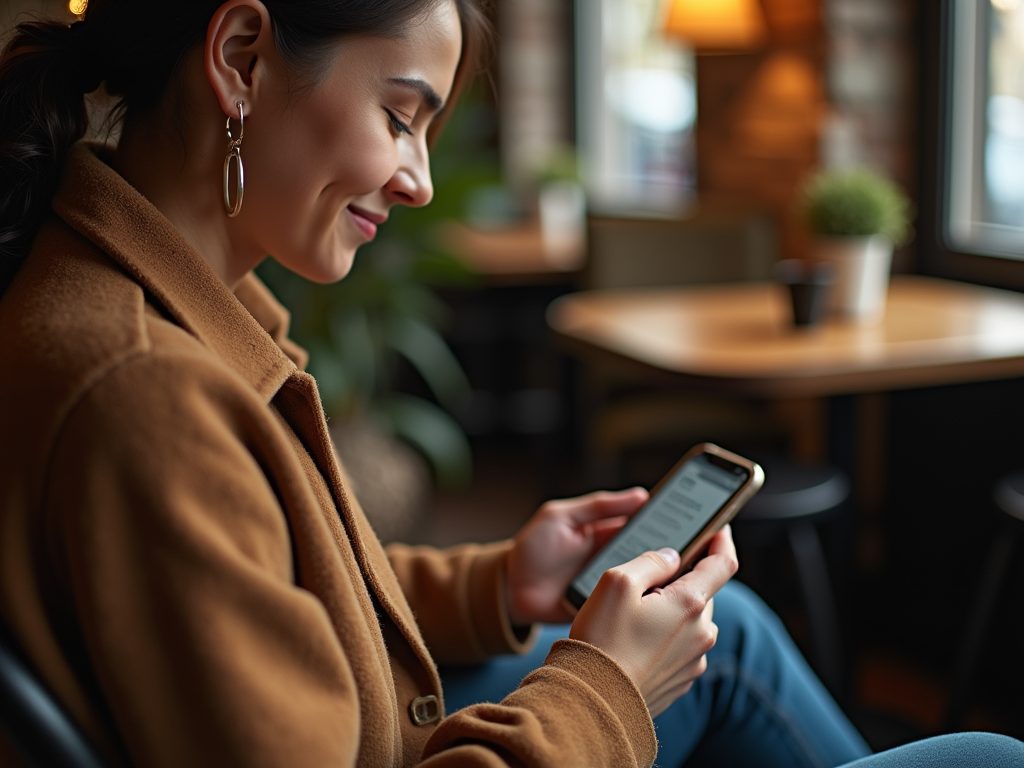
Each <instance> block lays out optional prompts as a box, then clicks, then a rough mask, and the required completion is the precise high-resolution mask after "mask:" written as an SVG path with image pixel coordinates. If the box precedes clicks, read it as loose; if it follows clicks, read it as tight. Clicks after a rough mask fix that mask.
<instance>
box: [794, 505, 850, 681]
mask: <svg viewBox="0 0 1024 768" xmlns="http://www.w3.org/2000/svg"><path fill="white" fill-rule="evenodd" d="M788 534H789V545H790V547H792V549H793V556H794V558H795V559H796V566H797V572H798V574H799V576H800V586H801V589H802V590H803V593H804V603H805V605H806V606H807V616H808V621H809V623H810V627H811V640H812V643H813V648H814V652H815V657H816V658H815V661H816V662H817V671H818V674H819V676H820V677H821V679H822V682H824V683H825V686H826V687H827V688H828V689H829V690H830V691H831V692H832V694H833V695H834V696H835V697H836V698H837V699H842V698H843V696H844V695H845V692H846V686H845V674H844V665H843V647H842V646H843V642H842V634H841V633H840V630H839V618H838V616H837V614H836V605H835V598H834V593H833V591H832V582H831V580H830V579H829V575H828V567H827V565H826V561H825V552H824V550H823V549H822V546H821V539H820V538H819V537H818V532H817V530H816V529H815V528H814V526H813V525H812V524H811V523H800V524H797V525H793V526H791V527H790V528H789V531H788Z"/></svg>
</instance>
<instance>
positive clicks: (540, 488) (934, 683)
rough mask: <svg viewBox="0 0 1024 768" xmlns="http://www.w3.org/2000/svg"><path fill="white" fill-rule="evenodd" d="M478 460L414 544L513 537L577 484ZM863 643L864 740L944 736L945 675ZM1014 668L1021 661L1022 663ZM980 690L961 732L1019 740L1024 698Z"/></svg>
mask: <svg viewBox="0 0 1024 768" xmlns="http://www.w3.org/2000/svg"><path fill="white" fill-rule="evenodd" d="M475 460H476V467H475V471H474V481H473V483H472V485H471V486H470V487H469V488H467V489H465V490H463V491H460V492H457V493H446V494H439V495H438V496H437V497H436V498H435V501H434V505H433V511H432V514H431V516H430V518H429V520H428V521H427V522H426V524H425V525H424V526H422V527H421V529H420V530H419V532H418V535H417V536H416V537H415V538H416V539H417V540H418V541H420V542H422V543H429V544H433V545H436V546H447V545H451V544H456V543H460V542H464V541H493V540H497V539H501V538H505V537H508V536H511V535H513V534H514V533H515V532H516V531H517V530H518V529H519V527H520V526H521V525H522V524H523V522H525V520H527V519H528V518H529V516H530V515H531V514H532V513H533V511H534V510H535V509H536V508H537V506H538V505H539V504H540V503H542V502H543V500H544V499H545V498H547V496H548V495H550V491H551V490H552V486H554V493H555V494H556V495H562V494H559V493H558V490H559V488H563V489H564V488H576V487H578V485H579V484H578V483H577V482H576V481H575V480H574V479H573V478H565V479H564V482H561V483H559V482H558V481H557V480H556V481H554V482H552V479H551V477H550V472H546V471H545V467H542V466H539V465H538V464H539V462H538V461H537V460H536V458H535V457H532V456H531V454H530V452H529V451H528V450H523V449H522V447H521V446H519V447H512V448H508V447H505V448H501V447H497V448H496V447H491V448H485V449H483V450H477V452H476V457H475ZM548 469H549V468H548ZM545 475H547V477H545ZM741 575H742V574H741ZM780 613H781V615H782V618H783V621H784V622H786V624H787V626H788V627H789V629H790V631H791V633H792V634H793V635H794V638H796V639H797V642H798V644H799V643H800V642H801V638H802V636H803V635H804V634H805V633H804V631H803V629H804V624H805V622H804V621H803V618H802V616H800V615H799V613H798V612H796V613H794V612H793V611H780ZM863 645H865V646H870V647H860V648H853V649H849V650H850V656H851V661H850V668H851V673H850V677H851V681H852V682H851V686H850V693H849V695H848V699H847V701H845V702H844V707H845V708H846V709H847V711H848V712H849V714H850V716H851V718H852V719H853V720H854V722H855V724H856V725H857V726H858V727H859V728H860V730H861V731H862V732H863V733H864V735H865V737H866V738H867V740H868V741H869V743H871V745H872V746H873V747H874V748H875V749H885V748H888V747H891V746H895V745H898V744H901V743H904V742H906V741H908V740H912V739H915V738H922V737H925V736H930V735H934V734H937V733H939V732H941V725H942V715H943V712H944V708H945V704H946V699H947V695H948V691H947V687H946V681H945V679H943V676H942V675H940V674H938V673H937V672H936V671H935V670H932V669H928V668H925V667H924V666H921V665H919V664H918V663H916V661H915V659H914V658H913V654H912V653H909V652H908V651H907V649H906V648H901V647H898V646H892V647H887V645H886V644H885V642H884V641H882V640H881V639H878V640H871V641H869V642H868V643H863ZM1017 663H1020V664H1024V659H1021V660H1018V662H1017ZM979 687H980V688H981V690H980V691H979V692H978V693H977V694H976V695H975V696H974V701H973V704H972V707H971V709H970V711H969V713H968V716H967V718H966V720H965V722H964V723H963V726H962V728H961V729H962V730H987V731H994V732H999V733H1005V734H1008V735H1011V736H1015V737H1016V738H1024V697H1019V699H1018V700H1017V701H1006V700H997V699H996V698H994V697H993V696H992V695H990V694H988V693H986V691H985V685H984V681H979Z"/></svg>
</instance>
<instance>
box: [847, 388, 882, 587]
mask: <svg viewBox="0 0 1024 768" xmlns="http://www.w3.org/2000/svg"><path fill="white" fill-rule="evenodd" d="M856 413H857V425H856V436H855V438H854V439H855V440H856V441H857V460H856V477H855V478H854V488H855V492H856V499H857V507H858V510H859V513H860V514H859V516H860V546H859V547H858V549H859V560H860V565H861V567H862V568H863V569H864V571H865V572H867V573H876V572H878V571H879V570H881V568H882V566H883V563H884V561H885V537H884V536H883V534H882V526H881V519H880V515H881V512H882V507H883V506H884V504H885V485H886V461H887V457H888V442H889V441H888V439H887V438H888V425H889V394H888V393H887V392H866V393H864V394H861V395H858V396H857V402H856Z"/></svg>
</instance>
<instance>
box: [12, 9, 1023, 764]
mask: <svg viewBox="0 0 1024 768" xmlns="http://www.w3.org/2000/svg"><path fill="white" fill-rule="evenodd" d="M73 5H74V3H72V6H73ZM1022 6H1024V4H1022V3H1021V2H1020V0H576V1H575V2H574V1H573V0H497V2H495V3H494V6H493V21H494V25H495V29H496V31H497V35H496V46H495V51H494V55H493V57H492V59H491V61H490V62H489V66H488V69H487V72H486V73H485V76H484V77H482V78H480V79H479V80H478V81H477V83H476V84H475V85H474V86H473V88H472V90H471V91H470V92H469V93H467V94H466V95H465V97H464V98H463V100H462V101H461V103H460V104H459V105H458V107H457V109H456V110H455V111H454V113H453V115H452V116H451V119H450V120H449V122H448V125H447V126H446V128H445V131H444V133H443V135H442V136H441V138H440V140H439V142H438V144H437V146H436V148H435V151H434V155H433V172H434V178H435V186H436V197H435V202H434V203H433V204H432V205H431V206H429V207H428V208H425V209H422V210H403V211H396V212H395V214H394V215H393V216H392V219H391V221H389V224H388V226H387V227H386V228H382V230H381V233H380V235H379V237H378V239H377V241H375V242H374V243H372V244H371V245H368V246H366V247H365V248H363V249H362V250H361V251H360V253H359V255H358V257H357V262H356V265H355V268H354V270H353V273H352V275H351V276H350V277H348V278H347V279H346V280H344V281H343V282H341V283H340V284H338V285H336V286H327V287H322V286H320V287H318V286H313V285H310V284H308V283H306V282H304V281H302V280H300V279H298V278H295V277H293V276H291V275H289V274H287V273H285V272H284V271H283V270H281V269H279V268H277V267H276V266H275V265H274V264H273V262H270V261H268V262H267V263H265V264H264V265H262V266H261V267H260V269H259V272H260V275H261V277H262V278H263V279H264V280H265V281H266V282H267V283H268V284H269V285H270V286H271V287H272V288H273V289H274V290H275V292H276V293H277V294H278V295H279V297H280V298H281V299H282V301H283V302H284V303H285V304H286V305H287V306H288V307H289V308H290V309H291V311H292V313H293V336H294V337H295V338H296V340H297V341H299V342H300V343H301V344H303V345H304V346H306V347H307V348H308V349H309V350H310V352H311V354H312V359H311V363H310V369H311V371H312V372H313V373H314V374H315V375H316V377H317V379H318V382H319V384H320V387H321V393H322V396H323V400H324V405H325V408H326V409H327V411H328V414H329V416H330V419H331V422H330V423H331V426H332V430H333V432H334V436H335V442H336V445H337V447H338V451H339V453H340V454H341V456H342V458H343V460H344V461H345V463H346V466H347V467H348V468H349V470H350V472H351V474H352V475H353V482H354V483H355V485H356V490H357V494H358V495H359V497H360V499H361V500H362V502H363V504H364V506H365V507H366V509H367V511H368V514H369V515H370V517H371V519H372V520H373V521H374V524H375V526H376V527H377V529H378V531H379V533H380V535H381V536H382V538H384V539H385V540H394V539H402V540H405V541H413V542H425V543H431V544H437V545H447V544H453V543H456V542H460V541H466V540H492V539H497V538H501V537H505V536H508V535H510V534H512V533H514V532H515V531H516V530H517V529H518V527H519V526H520V525H521V524H522V523H523V521H524V520H525V519H527V518H528V516H529V515H530V514H531V513H532V512H533V511H534V510H535V509H536V508H537V506H538V505H539V504H541V503H542V502H543V501H544V500H546V499H548V498H553V497H560V496H567V495H574V494H578V493H583V492H586V491H589V490H592V489H594V488H598V487H602V488H616V487H623V486H625V485H629V484H634V483H640V484H644V485H647V486H650V485H652V484H653V483H655V482H657V480H658V479H659V478H660V477H661V475H662V474H663V473H664V472H665V471H667V470H668V469H669V468H670V467H671V466H672V464H673V463H674V462H675V459H676V458H677V457H678V456H679V455H681V454H682V453H683V452H684V451H685V450H686V449H687V448H689V447H690V446H691V445H693V444H694V443H695V442H698V441H700V440H705V439H706V440H712V441H714V442H718V443H720V444H722V445H724V446H726V447H730V448H734V449H736V450H739V451H741V452H742V451H745V450H749V451H752V452H753V453H754V454H758V455H760V453H770V454H772V455H782V456H788V457H790V458H792V459H804V460H806V459H807V458H808V456H809V455H811V454H813V458H814V459H815V460H816V461H818V462H826V463H827V464H828V465H829V466H831V467H835V468H838V470H839V471H840V472H841V473H843V475H845V477H847V478H848V479H849V481H850V487H851V489H852V490H851V493H850V494H849V497H848V498H846V500H845V501H844V502H843V503H842V504H840V505H839V507H838V508H837V509H836V510H834V511H833V513H831V514H829V515H828V516H827V517H824V518H822V520H820V521H815V528H816V531H817V532H818V534H819V536H820V540H821V543H822V547H823V549H824V552H825V559H826V561H827V564H828V570H829V577H830V579H831V591H832V592H833V596H834V605H835V609H836V613H837V616H838V624H839V637H840V638H841V645H842V653H841V655H839V656H838V658H839V664H840V669H839V670H838V673H836V674H833V675H832V676H830V677H829V684H830V687H832V688H833V690H834V692H835V693H836V694H837V696H839V698H840V700H841V702H842V703H843V705H844V706H845V707H846V708H847V709H848V711H850V712H851V713H852V714H853V716H854V718H855V720H856V721H857V722H858V724H859V725H860V726H861V727H862V728H863V729H864V731H865V733H866V735H867V736H868V738H869V740H871V741H872V742H873V744H874V746H876V747H884V746H889V745H891V744H894V743H897V742H900V741H903V740H906V739H908V738H913V737H919V736H923V735H928V734H933V733H938V732H941V731H943V730H945V729H949V728H952V727H956V728H958V729H964V728H972V729H985V730H993V731H998V732H1003V733H1007V734H1011V735H1014V736H1016V737H1018V738H1021V737H1022V736H1024V697H1022V696H1021V694H1020V691H1022V690H1024V658H1022V657H1021V654H1020V648H1022V647H1024V618H1022V617H1024V612H1022V611H1021V608H1020V607H1021V605H1022V599H1024V556H1022V554H1021V553H1022V552H1024V550H1022V549H1021V548H1019V547H1018V548H1017V549H1012V548H1010V551H1009V554H1007V555H1006V558H1008V560H1007V562H1008V565H1007V567H1006V569H1005V570H1004V571H1003V572H1002V574H1001V576H1000V578H999V583H998V589H996V590H995V591H994V593H993V594H994V596H993V598H992V599H993V601H994V603H993V606H994V613H993V618H992V620H991V623H990V625H989V627H988V628H987V631H986V633H985V635H984V637H983V638H982V639H981V640H980V641H979V643H980V648H981V651H980V653H979V660H978V661H977V663H976V664H975V665H974V667H973V669H971V670H970V674H969V684H968V686H967V689H966V690H967V693H966V694H965V695H964V696H963V697H962V701H961V703H960V704H959V705H958V712H957V713H956V714H957V717H956V718H953V719H951V717H950V709H949V707H950V703H951V698H950V697H951V694H952V692H953V690H954V688H956V686H955V685H954V681H955V678H956V672H955V670H956V669H957V664H958V659H960V658H961V655H962V652H963V644H964V641H965V634H966V631H967V629H968V627H969V625H970V623H971V612H972V609H973V607H974V606H975V604H976V601H977V598H976V590H977V588H978V586H979V582H980V580H981V578H982V575H983V573H985V569H986V567H987V566H988V565H989V564H990V561H991V559H992V557H993V555H992V554H990V553H992V552H994V551H996V550H993V549H992V548H991V546H992V543H993V541H995V542H997V543H998V542H1003V544H1004V545H1005V546H1004V547H1003V550H1006V549H1007V548H1008V547H1010V545H1012V543H1013V542H1014V541H1016V539H1014V538H1013V537H1014V536H1017V535H1018V534H1017V533H1016V532H1015V531H1014V530H1012V529H1009V528H1006V527H1005V520H1003V517H1005V515H1001V513H1000V512H999V510H998V509H997V508H996V507H995V506H994V505H993V502H992V500H991V499H992V489H993V487H994V486H995V485H996V483H997V481H998V479H999V478H1000V477H1001V476H1002V475H1003V474H1004V473H1006V472H1008V471H1010V470H1014V469H1018V468H1021V467H1024V439H1022V437H1024V381H1021V380H1020V379H1018V378H1012V377H1010V378H1007V377H1006V374H999V373H993V374H992V375H991V376H987V377H984V379H983V380H974V381H963V382H961V383H943V384H941V385H938V386H928V387H920V388H916V387H914V388H907V387H898V386H894V387H892V388H889V389H884V390H883V391H872V392H869V393H863V392H854V391H850V392H849V393H843V392H840V393H838V394H831V395H829V396H828V397H822V398H812V399H811V400H813V402H809V401H805V400H802V401H800V403H801V406H800V409H799V413H798V415H797V416H794V415H793V414H794V413H795V412H793V411H787V410H786V409H785V408H781V409H780V408H779V407H778V403H777V402H775V403H773V402H768V399H767V398H764V397H757V396H737V395H735V394H730V393H722V392H715V391H704V392H700V393H698V394H697V395H694V394H693V393H688V392H684V391H682V390H683V389H684V388H681V387H678V386H675V385H674V384H673V383H672V382H667V383H666V382H663V381H660V380H652V379H651V378H650V377H645V376H644V375H641V374H637V373H636V372H634V371H631V370H627V369H625V368H623V367H622V366H621V365H619V364H617V363H615V362H614V361H610V362H609V361H602V360H600V359H596V358H594V357H593V356H592V355H586V354H581V353H580V351H579V349H577V348H574V347H573V346H572V345H569V344H566V343H565V340H564V339H563V340H562V341H559V340H558V339H557V338H556V336H555V335H554V334H553V332H552V330H551V327H550V325H549V322H548V314H547V313H548V307H549V305H551V303H552V302H553V301H555V300H556V299H559V298H560V297H563V296H566V295H569V294H574V293H576V292H579V291H583V290H589V289H613V290H614V289H625V288H638V287H643V286H666V285H685V286H700V285H705V284H719V283H730V284H732V283H737V282H752V283H753V282H763V281H767V280H770V279H771V278H772V276H773V271H772V270H773V265H774V264H775V263H776V262H777V261H779V260H780V259H804V260H806V259H809V258H810V257H811V251H812V245H813V243H812V240H813V238H812V233H811V232H810V231H809V229H808V227H807V225H806V223H805V221H804V220H803V219H802V217H801V215H800V209H799V203H800V200H801V195H802V190H803V189H804V185H805V184H806V183H807V181H808V179H809V178H810V177H811V176H812V175H813V174H814V173H816V172H817V171H819V170H821V169H843V168H855V167H867V168H870V169H872V170H874V171H876V172H878V173H879V174H881V175H882V176H884V177H886V178H888V179H891V180H892V181H894V182H895V183H896V184H897V185H898V186H899V187H900V188H901V189H902V190H904V192H905V193H906V195H907V196H908V197H909V199H910V201H911V202H912V209H913V227H914V230H915V232H916V236H915V237H914V238H913V239H912V240H910V242H909V243H907V244H905V245H903V246H901V247H899V248H897V249H896V251H895V253H894V255H893V266H892V270H893V272H894V273H897V274H900V273H902V274H917V275H927V276H933V277H940V278H945V279H954V280H957V281H959V282H964V283H971V284H978V285H984V286H991V287H997V288H1002V289H1009V290H1011V291H1018V290H1021V289H1024V66H1022V64H1024V7H1022ZM72 10H73V9H69V6H68V3H67V2H65V1H63V0H49V1H47V2H42V1H40V0H37V1H36V2H29V0H0V27H2V28H3V29H8V28H9V27H10V26H11V25H12V24H13V23H16V21H17V20H21V19H24V18H27V16H26V14H33V13H42V14H44V15H49V16H62V17H64V18H67V19H68V20H69V21H71V20H73V19H74V16H73V15H72V12H71V11H72ZM168 13H173V6H169V7H168ZM777 399H778V398H777ZM794 402H796V401H794ZM798 419H802V420H807V419H810V420H811V421H813V422H814V423H815V425H816V426H814V425H812V428H811V429H810V431H809V432H808V431H807V430H805V431H804V432H803V433H802V434H804V436H805V437H801V436H800V434H798V433H797V432H795V431H794V429H793V428H792V426H793V422H794V420H798ZM806 434H812V435H817V440H818V443H819V444H817V445H814V446H812V447H811V448H810V449H808V446H807V445H806V443H801V442H800V441H801V440H806ZM865 435H866V437H865ZM805 463H806V462H805ZM880 466H881V467H882V468H883V469H884V471H882V472H879V471H878V468H879V467H880ZM1018 528H1019V526H1018ZM739 533H740V532H739V531H738V539H739V543H740V548H741V549H740V557H741V570H740V574H739V578H740V579H742V580H745V581H747V582H749V583H751V584H752V585H754V586H755V587H756V588H757V589H758V590H759V591H760V592H761V593H762V594H763V595H764V596H765V598H766V599H767V600H768V601H769V603H770V604H771V605H772V606H773V607H774V608H775V609H776V610H777V611H778V612H779V613H780V615H782V617H783V619H784V621H785V622H786V624H787V626H788V627H789V629H790V631H791V632H792V633H793V635H794V637H795V638H796V640H797V642H798V643H799V644H801V646H802V647H804V648H805V649H806V650H807V652H808V654H809V655H810V656H811V658H812V662H813V663H815V664H816V665H817V664H819V662H820V660H821V658H822V651H821V649H820V648H814V647H813V646H814V643H815V636H814V634H813V627H814V620H813V618H812V617H810V616H808V608H807V607H806V606H807V605H808V603H807V601H806V600H805V599H803V598H802V596H801V594H802V593H801V590H800V586H799V577H800V573H799V565H798V564H795V561H794V560H793V557H792V554H791V552H790V551H789V549H788V548H787V546H786V540H785V537H784V536H783V537H782V538H781V539H779V540H773V538H772V537H770V536H760V535H753V534H752V535H749V536H748V537H747V538H746V539H744V538H742V537H740V536H739ZM962 683H963V681H962V680H961V685H960V686H959V688H958V689H957V690H958V691H959V692H960V693H963V691H964V686H963V684H962Z"/></svg>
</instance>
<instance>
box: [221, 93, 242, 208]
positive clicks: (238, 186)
mask: <svg viewBox="0 0 1024 768" xmlns="http://www.w3.org/2000/svg"><path fill="white" fill-rule="evenodd" d="M235 106H236V107H238V138H237V139H236V138H235V137H234V136H232V135H231V118H230V117H229V118H228V121H227V125H226V126H225V128H226V129H227V132H228V156H227V157H225V158H224V210H226V211H227V213H228V216H230V217H231V218H234V217H235V216H237V215H238V212H239V211H240V210H242V195H243V194H245V170H244V169H243V168H242V152H241V150H242V138H243V137H244V136H245V115H243V114H242V102H240V101H236V102H235ZM232 160H234V161H235V165H236V166H237V170H236V173H235V202H234V205H232V204H231V194H230V192H231V161H232Z"/></svg>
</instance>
